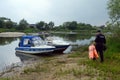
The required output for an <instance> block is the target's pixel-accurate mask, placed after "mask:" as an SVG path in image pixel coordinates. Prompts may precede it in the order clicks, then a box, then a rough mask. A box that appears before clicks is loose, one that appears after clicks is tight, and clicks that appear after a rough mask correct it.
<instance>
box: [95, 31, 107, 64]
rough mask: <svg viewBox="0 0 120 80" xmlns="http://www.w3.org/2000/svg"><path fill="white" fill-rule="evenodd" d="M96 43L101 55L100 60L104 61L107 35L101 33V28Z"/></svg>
mask: <svg viewBox="0 0 120 80" xmlns="http://www.w3.org/2000/svg"><path fill="white" fill-rule="evenodd" d="M95 43H96V50H97V52H98V53H99V55H100V62H103V61H104V55H103V52H104V48H105V44H106V38H105V36H104V35H103V34H102V33H101V31H100V30H98V31H97V35H96V38H95Z"/></svg>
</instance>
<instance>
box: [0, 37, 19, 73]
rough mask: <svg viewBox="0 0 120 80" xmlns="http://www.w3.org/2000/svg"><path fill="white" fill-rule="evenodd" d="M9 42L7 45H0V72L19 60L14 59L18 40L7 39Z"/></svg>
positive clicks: (17, 58)
mask: <svg viewBox="0 0 120 80" xmlns="http://www.w3.org/2000/svg"><path fill="white" fill-rule="evenodd" d="M9 40H10V43H9V44H7V45H5V44H4V45H0V71H2V70H4V68H6V66H9V65H11V64H13V63H17V62H20V59H19V57H16V55H15V50H14V49H15V46H17V44H18V41H19V40H18V39H16V41H14V39H9ZM12 40H13V41H12ZM5 41H7V40H5ZM5 41H3V42H5Z"/></svg>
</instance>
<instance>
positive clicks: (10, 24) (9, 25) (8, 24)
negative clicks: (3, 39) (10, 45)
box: [5, 20, 14, 29]
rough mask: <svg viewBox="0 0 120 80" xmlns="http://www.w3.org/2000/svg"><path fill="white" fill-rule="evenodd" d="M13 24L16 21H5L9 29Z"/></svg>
mask: <svg viewBox="0 0 120 80" xmlns="http://www.w3.org/2000/svg"><path fill="white" fill-rule="evenodd" d="M13 25H14V23H13V22H12V21H11V20H9V21H6V22H5V27H6V28H8V29H11V28H13Z"/></svg>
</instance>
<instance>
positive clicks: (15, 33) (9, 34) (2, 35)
mask: <svg viewBox="0 0 120 80" xmlns="http://www.w3.org/2000/svg"><path fill="white" fill-rule="evenodd" d="M23 35H25V33H23V32H2V33H0V37H20V36H23Z"/></svg>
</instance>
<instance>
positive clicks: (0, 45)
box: [0, 34, 94, 72]
mask: <svg viewBox="0 0 120 80" xmlns="http://www.w3.org/2000/svg"><path fill="white" fill-rule="evenodd" d="M52 36H56V37H58V38H60V39H62V40H64V41H67V42H69V43H70V44H72V45H74V46H75V45H77V47H79V46H83V45H88V44H90V42H91V41H92V40H94V37H92V36H89V37H88V36H86V37H85V36H80V35H78V34H74V35H73V34H72V35H70V34H69V35H68V34H67V35H52ZM19 39H20V38H3V37H0V72H1V71H4V70H5V69H6V68H7V67H8V66H11V65H13V64H17V63H21V62H23V61H24V60H28V59H29V58H31V56H26V55H22V56H21V55H19V54H18V53H16V52H15V47H17V46H18V43H19ZM74 46H69V47H68V48H67V49H66V50H65V51H64V53H70V51H72V49H73V47H74ZM22 54H23V53H22Z"/></svg>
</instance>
